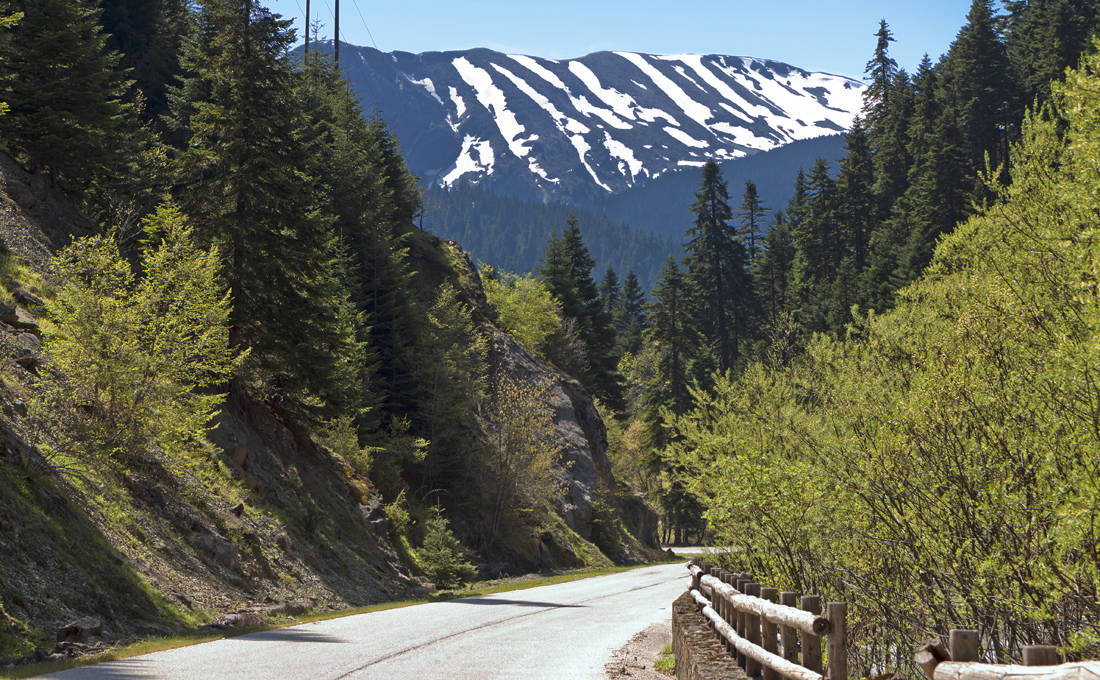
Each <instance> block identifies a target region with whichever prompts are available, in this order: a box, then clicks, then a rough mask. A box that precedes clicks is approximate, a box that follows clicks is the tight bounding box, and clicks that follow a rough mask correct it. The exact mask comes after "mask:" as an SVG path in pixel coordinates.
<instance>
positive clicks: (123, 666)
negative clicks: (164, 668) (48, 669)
mask: <svg viewBox="0 0 1100 680" xmlns="http://www.w3.org/2000/svg"><path fill="white" fill-rule="evenodd" d="M148 666H150V664H149V662H148V661H144V660H142V659H122V660H121V661H110V662H108V663H101V664H97V665H95V666H84V667H82V668H74V669H73V670H70V671H66V672H65V678H66V679H67V680H80V679H81V678H91V679H93V680H141V679H148V678H155V677H157V674H156V673H155V672H154V671H153V669H152V668H151V667H149V668H147V667H148ZM46 677H55V676H54V675H49V676H46Z"/></svg>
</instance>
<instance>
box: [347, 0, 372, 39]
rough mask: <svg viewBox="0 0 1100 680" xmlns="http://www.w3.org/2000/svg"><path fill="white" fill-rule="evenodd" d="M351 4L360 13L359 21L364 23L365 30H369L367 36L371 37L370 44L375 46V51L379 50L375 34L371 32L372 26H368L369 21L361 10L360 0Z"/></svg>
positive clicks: (354, 0) (353, 0) (355, 0)
mask: <svg viewBox="0 0 1100 680" xmlns="http://www.w3.org/2000/svg"><path fill="white" fill-rule="evenodd" d="M351 4H353V5H355V11H356V12H358V13H359V19H360V21H362V22H363V28H365V29H367V35H368V36H370V42H371V44H372V45H374V49H376V50H377V49H378V43H376V42H375V41H374V34H372V33H371V32H370V26H367V20H366V18H365V17H364V16H363V11H362V10H360V9H359V0H351Z"/></svg>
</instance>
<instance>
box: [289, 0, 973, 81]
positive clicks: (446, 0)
mask: <svg viewBox="0 0 1100 680" xmlns="http://www.w3.org/2000/svg"><path fill="white" fill-rule="evenodd" d="M311 2H312V13H313V15H314V17H315V20H316V19H320V20H321V21H323V23H324V26H323V27H322V29H321V35H322V36H323V37H329V38H331V37H332V30H333V29H332V11H333V7H334V0H311ZM305 4H306V0H267V6H268V7H269V8H271V9H272V10H273V11H275V12H278V13H280V14H283V15H284V16H286V17H288V18H294V19H295V25H296V27H297V28H298V32H299V36H301V34H302V17H303V15H304V11H303V10H304V7H305ZM969 7H970V0H919V1H916V2H914V1H913V0H907V1H894V0H888V1H882V0H879V1H876V2H872V1H871V0H856V1H852V2H849V1H843V2H827V1H824V2H823V1H821V0H772V1H771V2H769V1H768V0H754V1H752V2H746V1H743V0H633V1H631V2H627V1H625V0H550V1H549V2H546V1H543V0H466V1H465V2H463V1H460V0H420V1H416V0H405V1H399V2H393V0H389V1H387V2H377V0H374V1H371V0H341V12H340V13H341V19H340V32H341V39H342V40H343V41H345V42H348V43H352V44H357V45H372V44H377V46H378V48H379V49H381V50H384V51H387V52H388V51H392V50H404V51H408V52H425V51H431V50H456V49H466V48H469V47H488V48H491V49H495V50H500V51H504V52H518V53H522V54H530V55H534V56H539V57H550V58H565V57H576V56H581V55H584V54H587V53H589V52H595V51H598V50H628V51H635V52H651V53H657V54H670V53H682V52H696V53H700V52H701V53H715V54H731V55H740V56H754V57H765V58H770V59H777V60H779V61H785V62H788V63H790V64H793V65H795V66H799V67H801V68H805V69H810V70H815V71H828V72H832V73H840V74H843V75H849V76H861V75H862V72H863V65H864V64H865V63H866V62H867V59H868V58H869V57H870V54H871V51H872V50H873V49H874V45H875V39H874V32H875V31H876V30H877V28H878V21H879V19H882V18H885V19H886V21H887V22H888V23H889V24H890V27H891V29H892V30H893V32H894V36H895V37H896V38H897V42H896V43H894V44H893V46H892V53H893V55H894V58H895V59H897V61H898V63H899V64H900V65H901V66H902V67H904V68H906V69H909V70H910V71H912V70H914V69H915V67H916V65H917V63H918V62H919V61H920V58H921V55H923V54H924V53H925V52H927V53H929V54H930V55H931V56H932V58H933V60H935V59H936V58H937V57H938V56H939V55H940V54H941V53H942V52H944V51H945V50H946V49H947V47H948V45H950V43H951V41H952V40H953V39H954V38H955V34H956V33H957V32H958V30H959V27H960V26H962V24H963V22H964V20H965V17H966V13H967V10H968V9H969ZM366 27H369V29H370V33H371V34H373V41H372V39H371V37H370V35H368V32H367V28H366Z"/></svg>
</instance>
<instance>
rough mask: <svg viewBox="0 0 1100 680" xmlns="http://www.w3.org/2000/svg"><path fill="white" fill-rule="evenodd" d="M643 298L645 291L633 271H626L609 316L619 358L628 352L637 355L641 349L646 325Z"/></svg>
mask: <svg viewBox="0 0 1100 680" xmlns="http://www.w3.org/2000/svg"><path fill="white" fill-rule="evenodd" d="M645 297H646V296H645V291H643V290H642V286H641V284H639V283H638V277H637V276H635V274H634V271H633V270H631V271H628V272H627V273H626V278H625V279H623V286H622V291H621V292H620V294H619V304H618V305H617V306H616V307H615V310H614V312H613V313H612V316H611V319H612V323H613V324H614V325H615V331H616V337H617V338H618V344H617V346H616V350H615V353H616V355H618V356H620V357H621V356H623V355H625V354H626V353H628V352H629V353H630V354H637V353H638V351H639V350H640V349H641V348H642V335H643V333H644V332H645V329H646V325H647V324H646V316H645Z"/></svg>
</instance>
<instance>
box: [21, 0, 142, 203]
mask: <svg viewBox="0 0 1100 680" xmlns="http://www.w3.org/2000/svg"><path fill="white" fill-rule="evenodd" d="M16 13H21V14H22V15H23V16H22V19H21V21H20V22H19V23H18V24H17V25H16V26H14V27H13V28H10V29H6V30H0V64H2V67H0V101H3V102H6V103H7V104H8V106H9V111H8V114H7V115H5V116H3V117H2V118H0V140H2V141H0V144H3V146H4V148H5V149H6V150H7V151H8V152H9V153H12V154H13V155H14V156H15V157H16V159H17V160H19V161H20V162H22V163H23V164H24V165H25V166H26V167H27V168H28V169H29V170H30V171H31V172H44V173H46V174H47V175H48V176H49V177H50V178H51V180H53V181H54V182H56V183H58V184H60V185H62V186H64V187H65V188H67V189H69V190H73V191H84V190H87V189H89V188H91V187H92V186H95V185H98V186H99V189H100V190H101V191H102V190H104V189H105V188H106V186H105V185H111V184H113V183H114V182H115V180H116V178H118V177H121V176H125V175H127V173H128V170H127V168H126V165H127V161H128V159H127V158H126V153H125V152H126V150H127V149H129V148H130V145H129V140H130V130H131V129H132V125H131V124H130V122H129V121H128V117H129V116H130V115H131V113H132V106H130V105H129V104H127V103H126V102H125V98H126V96H127V88H128V83H126V81H125V80H124V79H123V76H122V74H121V73H119V72H118V71H117V70H115V67H116V66H117V65H118V60H119V55H118V54H117V53H114V52H111V51H110V50H109V49H108V48H107V36H106V35H105V34H104V33H103V31H102V29H101V28H100V26H99V14H100V11H99V9H97V8H96V7H95V6H94V5H93V4H92V3H91V2H90V0H33V1H31V0H3V2H2V3H0V16H8V15H12V14H16Z"/></svg>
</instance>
